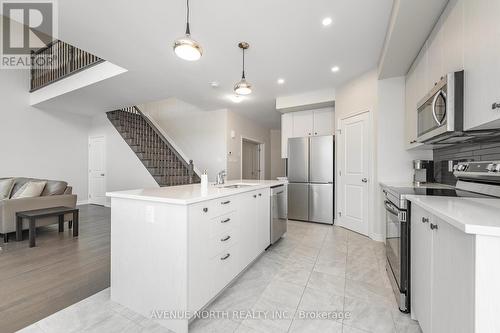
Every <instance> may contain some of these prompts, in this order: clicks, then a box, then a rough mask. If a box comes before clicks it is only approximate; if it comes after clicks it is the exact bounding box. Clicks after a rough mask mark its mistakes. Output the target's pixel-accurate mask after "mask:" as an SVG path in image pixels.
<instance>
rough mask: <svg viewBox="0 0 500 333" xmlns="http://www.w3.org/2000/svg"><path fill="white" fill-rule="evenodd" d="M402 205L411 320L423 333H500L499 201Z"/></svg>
mask: <svg viewBox="0 0 500 333" xmlns="http://www.w3.org/2000/svg"><path fill="white" fill-rule="evenodd" d="M407 199H409V200H410V201H411V202H412V204H411V242H410V243H411V249H410V255H411V261H410V265H411V279H410V281H411V285H410V286H411V314H412V317H413V318H414V319H416V320H418V322H419V324H420V327H421V328H422V332H423V333H445V332H453V333H459V332H463V333H473V332H476V333H482V332H500V317H499V316H498V313H499V312H498V311H499V309H500V286H499V283H498V281H500V220H499V219H498V216H499V215H500V200H498V199H470V198H451V197H423V196H408V197H407Z"/></svg>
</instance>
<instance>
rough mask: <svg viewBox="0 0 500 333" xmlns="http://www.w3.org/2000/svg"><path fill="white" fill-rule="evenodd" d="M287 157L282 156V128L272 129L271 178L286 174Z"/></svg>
mask: <svg viewBox="0 0 500 333" xmlns="http://www.w3.org/2000/svg"><path fill="white" fill-rule="evenodd" d="M285 165H286V164H285V159H283V158H281V130H275V129H272V130H271V177H270V178H271V179H276V177H283V176H285V174H286V170H285Z"/></svg>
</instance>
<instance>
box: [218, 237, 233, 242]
mask: <svg viewBox="0 0 500 333" xmlns="http://www.w3.org/2000/svg"><path fill="white" fill-rule="evenodd" d="M230 238H231V236H229V235H228V236H227V237H226V238H221V239H220V241H221V242H226V241H228V240H229V239H230Z"/></svg>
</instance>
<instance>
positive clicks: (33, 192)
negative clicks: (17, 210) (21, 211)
mask: <svg viewBox="0 0 500 333" xmlns="http://www.w3.org/2000/svg"><path fill="white" fill-rule="evenodd" d="M46 184H47V181H45V180H42V181H29V182H27V183H25V184H24V185H23V186H22V187H21V188H20V189H19V190H18V191H17V192H16V193H14V195H13V196H12V198H11V199H21V198H35V197H39V196H40V195H41V194H42V192H43V189H44V188H45V185H46Z"/></svg>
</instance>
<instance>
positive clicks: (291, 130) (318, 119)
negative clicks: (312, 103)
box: [281, 108, 335, 158]
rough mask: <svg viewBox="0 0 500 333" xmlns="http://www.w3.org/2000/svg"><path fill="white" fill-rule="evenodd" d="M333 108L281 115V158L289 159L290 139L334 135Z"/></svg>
mask: <svg viewBox="0 0 500 333" xmlns="http://www.w3.org/2000/svg"><path fill="white" fill-rule="evenodd" d="M334 121H335V120H334V111H333V108H324V109H316V110H309V111H298V112H290V113H285V114H283V115H281V158H288V139H289V138H302V137H308V136H320V135H334V134H335V126H334Z"/></svg>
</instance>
